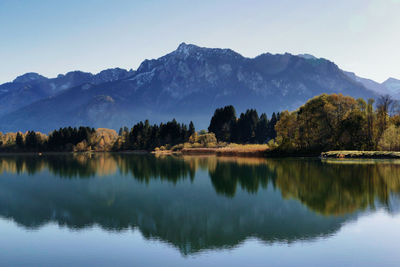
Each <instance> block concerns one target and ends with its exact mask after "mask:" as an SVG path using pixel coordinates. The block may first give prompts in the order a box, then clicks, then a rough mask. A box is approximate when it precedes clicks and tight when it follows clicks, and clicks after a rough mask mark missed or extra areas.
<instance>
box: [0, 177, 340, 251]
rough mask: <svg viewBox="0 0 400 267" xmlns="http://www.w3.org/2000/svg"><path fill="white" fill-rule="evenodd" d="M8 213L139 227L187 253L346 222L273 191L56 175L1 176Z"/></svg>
mask: <svg viewBox="0 0 400 267" xmlns="http://www.w3.org/2000/svg"><path fill="white" fill-rule="evenodd" d="M10 178H11V179H10ZM199 180H201V179H199ZM0 215H1V216H2V217H6V218H11V219H12V220H14V221H15V222H17V223H19V224H21V225H24V226H26V227H30V228H37V227H40V226H41V225H43V224H45V223H48V222H55V223H57V224H59V225H64V226H67V227H70V228H74V229H82V228H86V227H89V226H93V225H99V226H100V227H102V228H103V229H107V230H113V231H119V230H123V229H131V228H136V227H137V228H138V229H139V230H140V231H141V233H142V234H143V235H144V236H145V237H146V238H156V239H160V240H162V241H164V242H168V243H171V244H173V245H174V246H175V247H177V248H178V249H179V250H180V251H181V252H182V253H183V254H191V253H195V252H197V251H200V250H204V249H213V248H229V247H233V246H236V245H237V244H239V243H240V242H242V241H243V240H245V239H246V238H248V237H257V238H259V239H261V240H264V241H265V242H268V243H270V242H277V241H279V242H294V241H296V240H308V239H314V238H316V237H319V236H329V235H330V234H332V233H334V232H335V231H337V230H338V229H339V228H340V226H341V224H342V223H343V222H344V221H345V220H346V218H344V217H329V216H320V215H317V214H315V213H313V212H312V211H310V210H308V209H306V208H304V207H303V206H302V205H301V204H300V203H299V202H296V201H285V200H283V199H282V197H281V196H280V193H279V192H277V191H273V190H270V191H268V192H264V193H263V194H257V195H255V194H248V193H244V194H237V196H236V197H234V198H226V197H222V198H221V197H220V196H219V195H217V194H215V190H214V189H213V187H212V186H211V185H209V184H208V185H207V186H204V184H202V183H200V184H198V183H196V179H195V180H194V181H193V184H192V183H191V182H190V181H189V180H187V181H186V182H185V181H183V182H182V183H177V184H176V185H175V186H171V184H170V183H165V182H164V181H160V180H158V179H151V180H149V184H148V185H147V184H145V183H143V182H142V181H141V180H136V179H126V178H125V177H123V176H115V177H113V178H110V179H57V178H55V177H54V176H52V175H51V174H48V173H40V175H37V176H36V177H35V179H32V177H30V176H29V175H21V176H20V177H18V179H14V177H12V176H11V177H8V176H4V177H1V178H0ZM294 221H296V224H294V223H293V222H294Z"/></svg>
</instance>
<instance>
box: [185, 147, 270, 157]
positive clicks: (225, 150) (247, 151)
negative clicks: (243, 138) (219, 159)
mask: <svg viewBox="0 0 400 267" xmlns="http://www.w3.org/2000/svg"><path fill="white" fill-rule="evenodd" d="M268 148H269V147H268V145H250V144H249V145H239V144H227V145H225V146H222V147H214V148H212V147H208V148H183V149H182V150H181V153H182V154H186V155H202V154H215V155H218V156H252V157H254V156H257V157H259V156H264V153H265V152H266V151H267V150H268Z"/></svg>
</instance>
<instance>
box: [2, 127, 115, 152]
mask: <svg viewBox="0 0 400 267" xmlns="http://www.w3.org/2000/svg"><path fill="white" fill-rule="evenodd" d="M116 139H117V133H116V132H115V131H114V130H110V129H103V128H99V129H97V130H95V129H94V128H90V127H79V128H76V127H74V128H73V127H65V128H60V129H58V130H54V131H52V132H51V133H50V134H49V135H46V134H43V133H40V132H35V131H28V132H26V133H21V132H17V133H7V134H2V133H0V151H3V152H43V151H48V152H70V151H89V150H95V151H104V150H108V149H109V148H110V147H111V146H110V145H109V144H113V143H114V142H115V141H116Z"/></svg>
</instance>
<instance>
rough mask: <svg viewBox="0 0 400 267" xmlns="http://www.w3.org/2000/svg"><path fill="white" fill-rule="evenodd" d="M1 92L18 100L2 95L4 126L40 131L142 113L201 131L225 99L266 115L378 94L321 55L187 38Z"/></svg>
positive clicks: (109, 122) (33, 77)
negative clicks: (130, 64)
mask: <svg viewBox="0 0 400 267" xmlns="http://www.w3.org/2000/svg"><path fill="white" fill-rule="evenodd" d="M78 77H79V79H78ZM39 84H40V86H39ZM24 88H27V89H24ZM0 91H2V92H3V91H4V93H3V94H5V96H7V97H8V98H9V99H12V100H13V101H14V103H15V104H11V105H8V106H7V104H5V103H8V102H6V101H3V98H4V97H5V96H3V95H1V96H0V105H1V106H2V107H3V106H5V107H6V108H2V109H3V110H6V111H5V112H8V111H12V110H14V111H12V112H11V113H8V114H6V115H4V116H3V117H2V118H0V126H1V130H2V131H10V130H13V131H14V130H17V129H20V130H29V129H35V130H41V131H44V132H47V131H49V130H51V129H54V128H58V127H60V126H68V125H72V126H76V125H90V126H93V127H100V126H101V127H110V128H118V127H120V126H121V125H128V126H130V125H132V124H133V123H135V122H136V121H138V120H143V119H147V118H148V119H150V120H151V122H159V121H162V120H168V119H172V118H176V119H177V120H180V121H186V122H188V121H189V120H193V121H194V122H195V124H196V126H197V128H206V127H207V125H208V122H209V119H210V117H211V115H212V113H213V112H214V110H215V108H217V107H221V106H224V105H228V104H232V105H234V106H235V107H236V108H237V111H239V112H241V111H244V110H245V109H247V108H256V109H257V110H258V111H259V112H267V113H268V114H270V113H272V112H273V111H281V110H284V109H289V110H294V109H296V108H297V107H299V106H300V105H301V104H303V103H304V102H305V101H306V100H307V99H309V98H310V97H313V96H315V95H319V94H321V93H343V94H345V95H350V96H353V97H363V98H369V97H376V96H377V92H379V91H377V90H374V89H371V88H369V89H367V88H366V86H365V85H364V84H363V83H361V82H360V81H357V80H356V79H354V78H352V77H351V76H350V75H349V74H346V73H344V72H343V71H342V70H341V69H339V68H338V66H337V65H335V64H334V63H333V62H331V61H329V60H326V59H322V58H320V59H318V58H315V57H313V56H310V55H299V56H296V55H291V54H287V53H286V54H277V55H273V54H269V53H267V54H262V55H260V56H258V57H256V58H246V57H243V56H241V55H240V54H238V53H236V52H234V51H232V50H230V49H211V48H202V47H198V46H195V45H191V44H185V43H182V44H181V45H179V47H178V49H177V50H175V51H173V52H172V53H169V54H167V55H165V56H163V57H161V58H158V59H153V60H145V61H144V62H143V63H142V64H141V65H140V67H139V68H138V69H137V71H136V72H129V73H128V72H127V71H125V70H120V69H114V70H108V71H105V72H101V73H99V74H97V75H92V74H90V73H83V72H72V73H68V74H67V75H65V76H59V77H57V78H55V79H47V78H44V77H42V76H40V75H38V74H26V75H24V76H21V77H18V78H17V79H16V80H15V81H14V82H12V83H8V84H4V85H1V86H0ZM25 91H26V92H25ZM5 112H3V114H4V113H5Z"/></svg>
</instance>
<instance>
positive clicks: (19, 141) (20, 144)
mask: <svg viewBox="0 0 400 267" xmlns="http://www.w3.org/2000/svg"><path fill="white" fill-rule="evenodd" d="M15 144H16V145H17V148H18V149H22V148H23V147H24V139H23V137H22V134H21V133H20V132H18V133H17V137H16V139H15Z"/></svg>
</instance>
